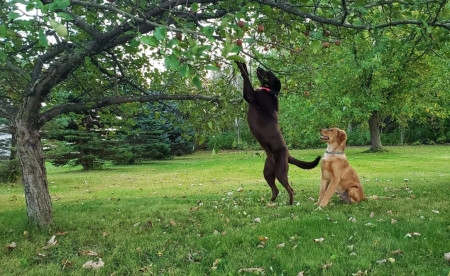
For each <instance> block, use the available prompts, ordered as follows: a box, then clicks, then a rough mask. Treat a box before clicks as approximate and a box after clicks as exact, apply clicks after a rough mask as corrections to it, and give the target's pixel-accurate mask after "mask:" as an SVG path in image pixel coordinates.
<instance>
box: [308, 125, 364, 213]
mask: <svg viewBox="0 0 450 276" xmlns="http://www.w3.org/2000/svg"><path fill="white" fill-rule="evenodd" d="M320 139H321V140H322V141H323V142H326V143H327V144H328V147H327V150H326V151H325V155H324V157H323V159H322V162H321V168H322V182H321V184H320V192H319V201H318V202H317V203H316V205H320V207H325V206H327V204H328V202H329V201H330V198H331V197H332V196H333V194H334V193H335V192H337V193H338V194H339V196H340V197H341V199H342V200H344V201H345V202H347V203H352V202H360V201H361V200H363V199H365V197H364V192H363V188H362V186H361V183H360V181H359V178H358V175H357V174H356V172H355V170H353V169H352V167H350V165H349V163H348V161H347V157H346V156H345V153H344V149H345V146H346V141H347V134H346V133H345V131H343V130H340V129H338V128H331V129H322V130H321V131H320Z"/></svg>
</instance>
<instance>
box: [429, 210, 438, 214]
mask: <svg viewBox="0 0 450 276" xmlns="http://www.w3.org/2000/svg"><path fill="white" fill-rule="evenodd" d="M431 212H433V213H435V214H439V211H438V210H431Z"/></svg>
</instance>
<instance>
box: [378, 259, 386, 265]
mask: <svg viewBox="0 0 450 276" xmlns="http://www.w3.org/2000/svg"><path fill="white" fill-rule="evenodd" d="M386 262H387V260H386V259H382V260H378V261H377V263H378V264H385V263H386Z"/></svg>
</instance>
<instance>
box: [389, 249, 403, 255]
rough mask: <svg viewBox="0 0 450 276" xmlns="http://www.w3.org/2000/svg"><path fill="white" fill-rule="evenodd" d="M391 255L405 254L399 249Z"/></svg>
mask: <svg viewBox="0 0 450 276" xmlns="http://www.w3.org/2000/svg"><path fill="white" fill-rule="evenodd" d="M391 254H392V255H395V254H403V251H402V250H400V249H399V250H395V251H391Z"/></svg>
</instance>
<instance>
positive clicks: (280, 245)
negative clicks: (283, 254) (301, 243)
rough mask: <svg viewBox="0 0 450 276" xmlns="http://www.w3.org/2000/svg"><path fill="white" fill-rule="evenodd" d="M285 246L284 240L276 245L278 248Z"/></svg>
mask: <svg viewBox="0 0 450 276" xmlns="http://www.w3.org/2000/svg"><path fill="white" fill-rule="evenodd" d="M283 247H284V242H283V243H280V244H277V246H276V248H283Z"/></svg>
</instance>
